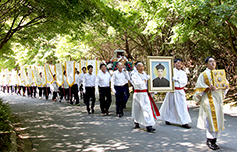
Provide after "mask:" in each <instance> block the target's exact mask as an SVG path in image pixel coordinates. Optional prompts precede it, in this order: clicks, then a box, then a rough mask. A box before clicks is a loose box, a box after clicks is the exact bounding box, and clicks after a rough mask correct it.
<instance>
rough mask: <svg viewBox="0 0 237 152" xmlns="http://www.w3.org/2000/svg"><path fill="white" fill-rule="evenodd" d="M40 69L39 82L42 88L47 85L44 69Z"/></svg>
mask: <svg viewBox="0 0 237 152" xmlns="http://www.w3.org/2000/svg"><path fill="white" fill-rule="evenodd" d="M41 69H42V78H41V82H42V86H43V87H44V86H45V85H46V83H47V79H46V74H45V69H44V67H42V68H41Z"/></svg>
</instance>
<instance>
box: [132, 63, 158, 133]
mask: <svg viewBox="0 0 237 152" xmlns="http://www.w3.org/2000/svg"><path fill="white" fill-rule="evenodd" d="M149 79H150V76H149V75H147V74H146V73H145V72H144V65H143V63H141V62H139V63H137V72H135V73H134V74H133V75H132V81H133V85H134V94H133V103H132V118H133V121H134V123H135V129H136V128H140V126H139V124H142V125H144V126H146V129H147V132H154V131H155V130H156V129H154V128H152V126H153V125H155V123H156V122H155V119H157V118H158V116H160V113H159V110H158V108H157V107H156V104H155V102H154V101H153V99H152V97H151V95H150V94H149V93H148V90H147V80H149Z"/></svg>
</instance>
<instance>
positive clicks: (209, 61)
mask: <svg viewBox="0 0 237 152" xmlns="http://www.w3.org/2000/svg"><path fill="white" fill-rule="evenodd" d="M205 64H206V66H207V69H206V70H205V71H204V72H202V73H201V74H200V75H199V77H198V80H197V83H196V86H195V94H194V95H193V99H194V100H195V101H196V102H198V103H199V104H200V109H199V116H198V121H197V122H198V123H197V127H198V128H200V129H206V138H207V141H206V144H207V146H208V147H209V148H210V149H212V150H217V149H220V148H219V146H218V145H217V144H216V141H217V138H219V137H220V134H221V130H224V129H225V127H224V111H223V99H224V96H225V94H226V93H227V91H228V85H226V89H217V88H216V87H215V86H213V85H212V76H211V70H215V68H216V61H215V59H214V58H213V57H208V58H206V60H205Z"/></svg>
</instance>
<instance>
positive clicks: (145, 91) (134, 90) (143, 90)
mask: <svg viewBox="0 0 237 152" xmlns="http://www.w3.org/2000/svg"><path fill="white" fill-rule="evenodd" d="M134 92H147V89H145V90H134Z"/></svg>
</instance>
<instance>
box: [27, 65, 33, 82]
mask: <svg viewBox="0 0 237 152" xmlns="http://www.w3.org/2000/svg"><path fill="white" fill-rule="evenodd" d="M32 84H33V72H32V69H31V68H29V69H28V86H31V85H32Z"/></svg>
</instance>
